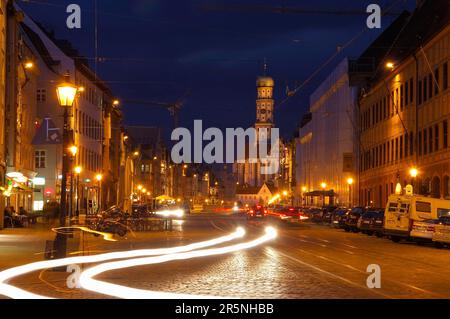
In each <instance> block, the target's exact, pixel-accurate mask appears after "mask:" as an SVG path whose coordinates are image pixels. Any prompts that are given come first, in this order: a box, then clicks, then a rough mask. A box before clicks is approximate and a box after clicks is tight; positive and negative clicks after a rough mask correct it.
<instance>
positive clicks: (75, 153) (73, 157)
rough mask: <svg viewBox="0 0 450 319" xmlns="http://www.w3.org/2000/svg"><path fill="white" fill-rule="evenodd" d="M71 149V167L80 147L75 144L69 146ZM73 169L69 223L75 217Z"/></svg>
mask: <svg viewBox="0 0 450 319" xmlns="http://www.w3.org/2000/svg"><path fill="white" fill-rule="evenodd" d="M69 151H70V154H71V155H72V157H71V167H73V164H74V163H75V161H76V156H77V153H78V147H76V146H75V145H73V146H71V147H69ZM73 173H74V172H73V170H72V169H71V170H70V201H69V207H70V209H69V225H70V223H71V220H72V218H73V196H74V185H73V184H74V176H73Z"/></svg>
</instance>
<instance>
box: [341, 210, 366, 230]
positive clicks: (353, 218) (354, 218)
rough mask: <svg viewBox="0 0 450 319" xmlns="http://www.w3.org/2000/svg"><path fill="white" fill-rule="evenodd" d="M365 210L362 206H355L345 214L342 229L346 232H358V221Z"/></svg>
mask: <svg viewBox="0 0 450 319" xmlns="http://www.w3.org/2000/svg"><path fill="white" fill-rule="evenodd" d="M365 212H366V209H365V208H363V207H355V208H353V209H352V210H351V212H350V213H349V214H348V215H347V218H346V220H345V226H344V230H345V231H346V232H350V231H352V232H354V233H357V232H359V229H358V221H359V219H360V218H361V216H362V214H364V213H365Z"/></svg>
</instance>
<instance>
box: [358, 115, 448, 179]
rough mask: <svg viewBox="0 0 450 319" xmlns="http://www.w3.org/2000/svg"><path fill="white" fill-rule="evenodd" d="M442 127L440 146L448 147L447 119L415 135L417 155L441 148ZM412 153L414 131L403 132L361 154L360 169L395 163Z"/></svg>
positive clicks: (365, 169)
mask: <svg viewBox="0 0 450 319" xmlns="http://www.w3.org/2000/svg"><path fill="white" fill-rule="evenodd" d="M441 127H442V139H443V143H442V148H444V149H446V148H448V146H449V144H448V121H447V120H445V121H443V122H442V123H439V124H435V125H433V126H430V127H428V128H425V129H423V130H421V131H420V132H419V134H418V136H417V139H418V145H417V147H418V152H419V156H423V155H428V154H431V153H433V152H437V151H439V150H440V148H441V144H440V137H441V134H440V130H441ZM413 155H414V133H413V132H410V133H409V134H408V133H407V134H404V135H402V136H400V137H397V138H395V139H392V140H390V141H387V142H386V143H383V144H382V145H378V146H376V147H374V148H372V149H371V150H369V151H366V152H364V153H363V154H362V155H361V158H360V160H361V171H362V172H364V171H367V170H369V169H372V168H377V167H380V166H383V165H388V164H392V163H395V162H397V161H399V160H402V159H404V158H407V157H409V156H413Z"/></svg>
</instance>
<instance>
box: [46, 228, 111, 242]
mask: <svg viewBox="0 0 450 319" xmlns="http://www.w3.org/2000/svg"><path fill="white" fill-rule="evenodd" d="M69 229H71V230H73V229H79V230H81V231H84V232H86V233H91V234H96V235H100V236H103V239H104V240H106V241H117V240H116V239H114V234H111V233H105V232H100V231H96V230H93V229H90V228H87V227H83V226H71V227H59V228H53V229H52V231H53V232H55V233H62V234H65V232H63V231H62V230H69Z"/></svg>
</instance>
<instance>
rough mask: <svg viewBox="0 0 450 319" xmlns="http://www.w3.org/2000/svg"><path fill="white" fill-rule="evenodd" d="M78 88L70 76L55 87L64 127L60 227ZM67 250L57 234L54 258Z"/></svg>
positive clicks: (62, 237) (64, 210)
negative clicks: (72, 110) (72, 121)
mask: <svg viewBox="0 0 450 319" xmlns="http://www.w3.org/2000/svg"><path fill="white" fill-rule="evenodd" d="M77 92H78V88H77V87H76V86H75V85H73V84H72V83H70V74H69V73H66V74H65V75H64V82H63V83H61V84H60V85H58V86H57V87H56V94H57V96H58V102H59V105H60V106H61V107H62V108H64V115H63V119H64V127H63V136H62V145H63V161H62V178H61V201H60V206H61V214H60V218H59V224H60V227H65V226H66V217H67V174H68V173H69V158H68V157H69V156H68V154H67V153H68V150H69V145H68V141H69V108H71V107H72V106H73V103H74V102H75V98H76V96H77ZM66 250H67V237H66V235H64V234H60V233H57V234H56V239H55V251H56V254H55V256H54V257H55V258H64V257H65V256H66Z"/></svg>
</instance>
